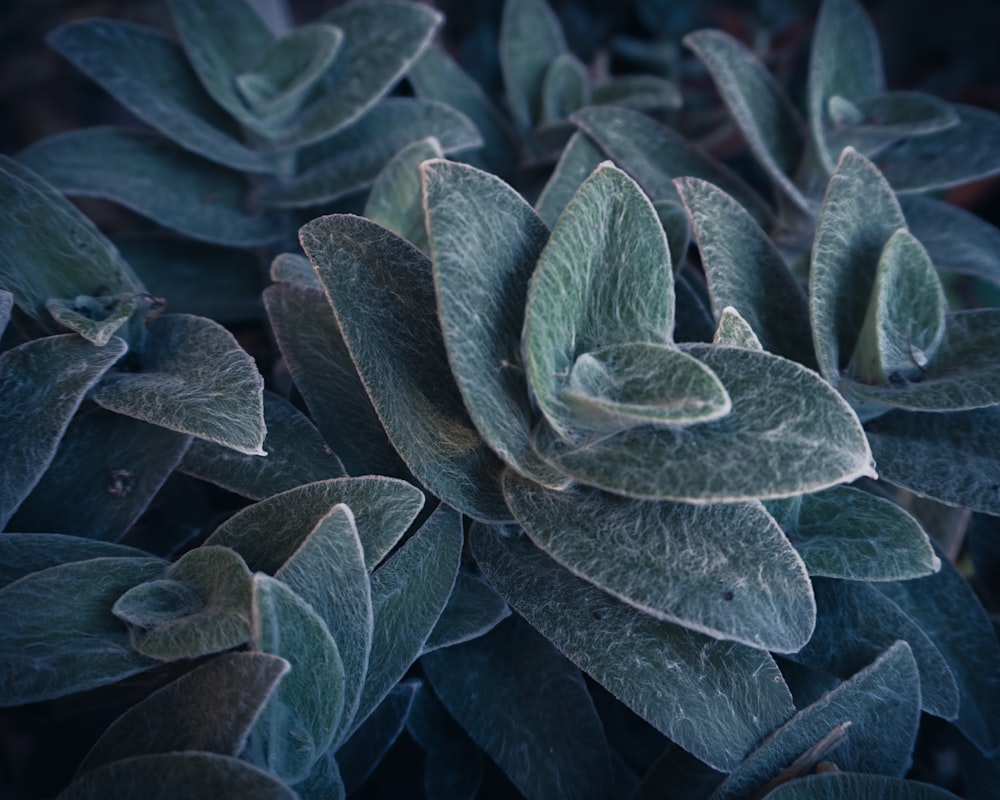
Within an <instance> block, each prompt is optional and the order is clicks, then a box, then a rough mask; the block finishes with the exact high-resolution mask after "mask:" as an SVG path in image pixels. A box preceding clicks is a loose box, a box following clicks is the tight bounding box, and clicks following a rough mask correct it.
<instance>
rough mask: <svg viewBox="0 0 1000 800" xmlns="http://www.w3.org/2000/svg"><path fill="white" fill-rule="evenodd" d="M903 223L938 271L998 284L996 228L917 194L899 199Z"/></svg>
mask: <svg viewBox="0 0 1000 800" xmlns="http://www.w3.org/2000/svg"><path fill="white" fill-rule="evenodd" d="M899 202H900V205H901V206H902V208H903V213H904V214H905V215H906V224H907V225H908V226H909V227H910V232H911V233H912V234H913V235H914V236H916V237H917V238H918V239H919V240H920V243H921V244H922V245H923V246H924V249H925V250H927V254H928V255H929V256H930V257H931V261H933V262H934V266H935V267H936V268H937V269H938V270H939V271H941V272H957V273H959V274H962V275H973V276H975V277H977V278H981V279H982V280H985V281H989V282H990V283H992V284H994V285H995V286H996V285H1000V229H997V228H996V227H995V226H993V225H990V224H989V223H988V222H986V220H984V219H983V218H982V217H979V216H977V215H976V214H973V213H971V212H970V211H966V210H965V209H963V208H960V207H959V206H953V205H951V204H949V203H944V202H941V201H940V200H935V199H933V198H931V197H923V196H921V195H905V196H903V197H901V198H900V199H899Z"/></svg>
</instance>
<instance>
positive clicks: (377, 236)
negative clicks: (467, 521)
mask: <svg viewBox="0 0 1000 800" xmlns="http://www.w3.org/2000/svg"><path fill="white" fill-rule="evenodd" d="M300 237H301V241H302V246H303V249H304V250H305V251H306V253H307V255H308V256H309V259H310V261H312V262H313V266H314V267H315V268H316V272H317V274H318V275H319V277H320V280H321V281H322V282H323V286H324V291H325V292H326V294H327V297H328V298H329V300H330V303H331V304H332V305H333V309H334V312H335V313H336V315H337V322H338V324H339V325H340V329H341V331H342V332H343V334H344V340H345V342H346V343H347V347H348V350H349V351H350V354H351V357H352V359H353V360H354V363H355V365H356V367H357V369H358V373H359V374H360V375H361V379H362V381H363V382H364V385H365V389H366V390H367V391H368V394H369V396H370V397H371V399H372V404H373V405H374V406H375V408H376V410H377V411H378V414H379V418H380V420H381V421H382V424H383V425H384V426H385V428H386V432H387V433H388V435H389V438H390V440H391V441H392V443H393V446H394V447H395V448H396V450H397V451H398V452H399V454H400V455H401V456H402V457H403V460H404V461H406V465H407V466H408V467H409V468H410V470H412V471H413V474H414V475H416V476H417V478H418V479H419V480H420V482H421V483H423V484H424V485H425V486H427V488H428V489H429V490H430V491H431V492H433V493H434V494H435V495H436V496H438V497H440V498H441V499H442V500H443V501H445V502H446V503H448V504H449V505H452V506H454V507H455V508H457V509H459V510H460V511H462V512H463V513H465V514H468V515H469V516H471V517H474V518H476V519H484V520H506V519H509V517H508V514H507V511H506V509H505V507H504V505H503V498H502V497H501V492H500V485H499V476H500V471H501V469H502V462H501V461H500V460H499V459H498V458H497V457H496V455H495V454H494V453H493V452H492V451H491V450H490V449H489V447H488V446H487V444H486V442H484V441H483V439H482V438H481V436H480V434H479V432H478V431H477V430H476V428H475V426H474V425H473V423H472V421H471V420H470V419H469V416H468V413H467V411H466V409H465V405H464V404H463V402H462V397H461V394H460V392H459V389H458V386H456V385H455V382H454V379H453V378H452V377H451V371H450V369H449V367H448V357H447V353H446V352H445V346H444V342H443V341H442V339H441V326H440V322H439V321H438V317H437V313H436V310H435V300H434V285H433V278H432V275H431V265H430V262H429V261H428V260H427V258H426V256H424V254H423V253H421V252H420V251H419V250H417V249H416V248H414V247H413V246H412V245H411V244H410V243H409V242H407V241H405V240H403V239H400V238H399V237H398V236H396V235H395V234H393V233H391V232H390V231H387V230H386V229H385V228H382V227H381V226H379V225H376V224H375V223H373V222H370V221H369V220H366V219H363V218H361V217H354V216H349V215H332V216H328V217H321V218H319V219H316V220H313V221H312V222H310V223H308V224H307V225H305V226H303V228H302V229H301V231H300Z"/></svg>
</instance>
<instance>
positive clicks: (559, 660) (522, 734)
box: [421, 617, 614, 800]
mask: <svg viewBox="0 0 1000 800" xmlns="http://www.w3.org/2000/svg"><path fill="white" fill-rule="evenodd" d="M421 664H422V665H423V667H424V672H425V673H426V675H427V677H428V679H429V680H430V682H431V685H432V686H433V687H434V692H435V694H437V696H438V697H439V698H441V702H442V703H444V705H445V707H446V708H447V709H448V712H449V713H450V714H451V715H452V716H453V717H454V718H455V719H456V720H458V722H459V724H460V725H461V726H462V727H463V728H464V729H465V730H466V731H467V732H468V734H469V736H471V737H472V739H473V740H474V741H475V742H476V743H477V744H478V745H479V746H480V747H482V748H483V749H484V750H485V751H486V752H487V754H488V755H489V756H490V758H492V759H493V760H494V761H495V762H496V763H497V764H499V766H500V768H501V769H502V770H503V771H504V772H505V773H506V774H507V777H508V778H510V780H511V781H512V782H513V783H514V785H515V786H517V787H518V789H519V790H520V791H521V792H523V793H524V794H525V795H526V796H528V797H559V796H564V797H577V798H581V800H582V799H583V798H591V797H592V798H608V797H612V796H614V782H613V777H612V771H611V759H610V753H609V751H608V744H607V741H606V740H605V738H604V731H603V730H602V728H601V723H600V719H599V718H598V716H597V712H596V711H595V710H594V706H593V701H592V700H591V699H590V695H589V694H588V693H587V687H586V684H585V683H584V681H583V676H582V675H581V674H580V672H579V670H577V669H576V667H574V666H573V665H572V664H571V663H570V662H569V661H567V660H566V659H565V658H563V657H562V656H561V655H560V654H559V652H558V651H557V650H556V649H555V648H554V647H552V645H550V644H549V643H548V642H547V641H546V640H545V638H544V637H543V636H541V635H540V634H538V633H536V632H535V631H534V630H533V629H532V628H531V627H530V626H528V625H527V623H525V622H524V621H523V620H520V619H519V618H517V617H512V618H511V619H509V620H506V621H504V622H502V623H500V624H499V625H498V626H497V627H496V628H494V629H493V630H492V631H490V632H489V633H488V634H486V636H481V637H479V638H478V639H473V640H472V641H471V642H466V643H465V644H460V645H456V646H455V647H448V648H445V649H444V650H438V651H437V652H435V653H430V654H428V655H426V656H424V657H423V658H422V659H421Z"/></svg>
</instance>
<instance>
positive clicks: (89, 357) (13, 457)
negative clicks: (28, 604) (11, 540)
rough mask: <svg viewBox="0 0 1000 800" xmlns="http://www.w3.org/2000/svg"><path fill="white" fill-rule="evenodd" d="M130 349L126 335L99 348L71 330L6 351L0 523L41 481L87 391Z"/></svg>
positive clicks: (0, 375) (0, 412)
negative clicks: (126, 342)
mask: <svg viewBox="0 0 1000 800" xmlns="http://www.w3.org/2000/svg"><path fill="white" fill-rule="evenodd" d="M126 349H127V347H126V345H125V342H123V341H122V340H121V339H117V338H115V339H113V340H112V341H111V342H110V343H109V344H107V345H106V346H104V347H95V346H94V345H92V344H90V343H89V342H87V341H85V340H84V339H81V338H80V337H79V336H76V335H75V334H66V335H63V336H49V337H47V338H44V339H36V340H35V341H31V342H25V343H24V344H22V345H19V346H17V347H14V348H12V349H10V350H7V351H5V352H3V353H0V385H2V386H3V397H2V400H0V452H2V453H3V454H4V469H3V470H2V472H0V526H3V525H4V524H6V522H7V520H9V519H10V516H11V514H13V513H14V511H15V510H16V509H17V507H18V506H19V505H20V504H21V502H22V501H23V500H24V499H25V497H27V496H28V494H29V493H30V492H31V490H32V488H34V486H35V485H36V484H37V483H38V481H39V480H40V479H41V477H42V475H43V474H44V472H45V470H46V469H47V468H48V466H49V464H50V462H51V461H52V459H53V457H54V456H55V454H56V448H57V447H58V445H59V441H60V440H61V439H62V436H63V434H64V433H65V432H66V428H67V426H68V425H69V422H70V419H71V418H72V416H73V414H74V413H75V412H76V409H77V408H78V407H79V405H80V402H81V401H82V400H83V397H84V395H85V394H86V393H87V391H88V390H89V389H90V388H91V387H92V386H93V385H94V384H95V383H97V381H98V380H99V379H100V377H101V375H102V374H104V372H105V371H106V370H107V369H108V368H109V367H110V366H111V365H112V364H113V363H114V362H115V361H117V360H118V359H119V358H120V357H121V355H122V354H123V353H124V352H125V350H126Z"/></svg>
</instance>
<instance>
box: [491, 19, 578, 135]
mask: <svg viewBox="0 0 1000 800" xmlns="http://www.w3.org/2000/svg"><path fill="white" fill-rule="evenodd" d="M566 52H568V48H567V47H566V39H565V37H564V36H563V31H562V26H561V25H560V24H559V19H558V18H557V17H556V15H555V14H554V13H553V12H552V9H551V8H549V6H548V5H547V4H546V3H545V0H507V1H506V2H505V3H504V7H503V17H502V19H501V21H500V69H501V71H502V73H503V83H504V89H505V90H506V94H507V104H508V106H509V107H510V113H511V116H512V117H513V118H514V124H515V125H516V126H517V127H518V128H519V129H521V130H524V131H527V130H530V129H531V128H532V127H534V125H535V124H536V123H537V122H539V120H540V119H541V112H542V95H543V85H544V82H545V73H546V72H547V71H548V69H549V66H550V65H551V64H552V62H553V61H555V60H556V59H557V58H558V57H559V56H560V55H562V54H563V53H566Z"/></svg>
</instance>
